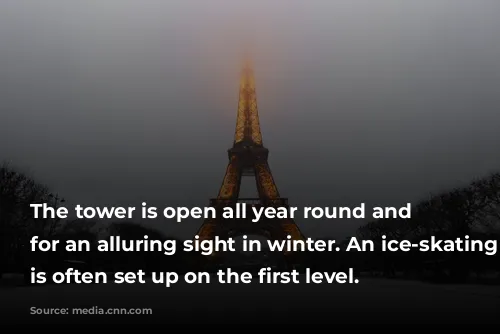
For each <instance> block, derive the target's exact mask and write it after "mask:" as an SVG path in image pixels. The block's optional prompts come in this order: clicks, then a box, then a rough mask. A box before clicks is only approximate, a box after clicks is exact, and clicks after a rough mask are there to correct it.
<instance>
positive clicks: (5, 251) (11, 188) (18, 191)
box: [0, 164, 59, 275]
mask: <svg viewBox="0 0 500 334" xmlns="http://www.w3.org/2000/svg"><path fill="white" fill-rule="evenodd" d="M50 195H51V194H50V191H49V189H48V188H47V187H46V186H45V185H43V184H40V183H37V182H36V181H35V180H34V179H33V178H31V177H29V176H28V175H27V174H25V173H23V172H21V171H19V170H17V169H15V168H13V167H11V166H10V165H9V164H3V165H2V166H1V167H0V275H1V274H2V272H5V271H7V270H8V269H9V268H7V267H8V266H9V267H12V265H15V264H18V263H20V261H19V258H20V257H22V256H23V255H22V254H25V252H24V250H23V247H24V245H25V244H26V242H27V240H28V239H29V238H30V237H31V236H33V235H38V236H40V237H47V236H49V235H51V234H53V233H54V231H55V225H57V224H58V223H59V221H58V220H54V219H36V220H35V219H34V214H33V209H32V208H31V207H30V204H32V203H50V201H51V197H50ZM14 269H16V270H18V269H19V268H14Z"/></svg>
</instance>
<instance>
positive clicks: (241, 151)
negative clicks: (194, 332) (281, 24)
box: [197, 60, 305, 265]
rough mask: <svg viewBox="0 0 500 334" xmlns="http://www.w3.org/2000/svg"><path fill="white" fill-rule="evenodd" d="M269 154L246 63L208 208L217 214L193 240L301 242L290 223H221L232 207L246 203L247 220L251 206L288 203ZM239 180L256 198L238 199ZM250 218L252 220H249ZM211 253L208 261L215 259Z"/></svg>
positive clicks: (288, 257) (290, 259)
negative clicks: (252, 186)
mask: <svg viewBox="0 0 500 334" xmlns="http://www.w3.org/2000/svg"><path fill="white" fill-rule="evenodd" d="M268 155H269V150H268V149H267V148H266V147H264V145H263V142H262V134H261V131H260V124H259V115H258V110H257V97H256V91H255V79H254V73H253V69H252V65H251V62H250V61H248V60H247V61H246V62H245V64H244V66H243V70H242V72H241V78H240V89H239V102H238V115H237V118H236V131H235V134H234V142H233V147H232V148H230V149H229V150H228V157H229V163H228V165H227V168H226V173H225V176H224V179H223V181H222V185H221V187H220V189H219V194H218V196H217V198H214V199H211V200H210V206H211V207H214V208H215V209H216V210H217V218H215V219H210V218H208V219H206V220H205V221H204V222H203V224H202V226H201V227H200V229H199V230H198V233H197V236H198V237H199V240H207V239H209V240H210V239H213V238H214V237H215V236H219V237H220V238H222V239H227V238H229V237H236V236H239V235H260V236H264V237H266V238H268V239H271V240H285V239H288V238H290V239H292V240H294V239H295V240H297V239H301V240H304V239H305V238H304V236H303V234H302V233H301V231H300V230H299V228H298V226H297V225H296V224H295V222H294V221H293V219H277V218H276V219H267V218H264V219H260V220H259V221H257V222H252V221H251V219H224V218H222V217H221V212H222V210H221V209H222V208H224V207H227V206H231V207H233V208H234V207H236V203H246V205H247V210H246V211H247V214H249V215H248V216H247V217H250V216H251V212H252V211H251V208H250V207H251V206H255V207H266V208H267V207H275V208H277V207H286V208H289V206H288V199H287V198H283V197H281V196H280V193H279V192H278V188H277V186H276V183H275V182H274V178H273V175H272V173H271V169H270V168H269V163H268ZM242 177H253V178H255V181H256V183H257V191H258V196H259V197H258V198H240V197H239V193H240V185H241V179H242ZM250 218H253V217H250ZM218 255H220V254H217V253H212V256H209V258H210V259H212V260H213V259H217V258H219V256H218ZM283 255H284V258H285V260H286V263H288V264H289V265H290V264H292V262H294V261H293V259H295V260H296V259H297V256H296V254H295V256H294V254H292V253H290V252H288V253H287V252H285V253H284V254H283ZM292 265H293V264H292Z"/></svg>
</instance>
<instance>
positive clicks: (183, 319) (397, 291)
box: [0, 278, 500, 324]
mask: <svg viewBox="0 0 500 334" xmlns="http://www.w3.org/2000/svg"><path fill="white" fill-rule="evenodd" d="M31 307H38V308H68V311H69V312H70V313H71V312H72V310H73V309H72V308H78V307H79V308H91V309H92V310H99V309H101V310H105V311H107V309H109V308H112V309H127V312H128V311H129V310H130V309H144V308H148V309H151V311H150V312H151V313H152V314H146V315H130V314H129V315H117V314H114V315H99V314H97V315H96V314H94V315H54V316H41V315H30V308H31ZM0 308H1V313H0V318H1V320H2V324H5V323H6V322H16V323H44V322H45V323H70V322H71V323H169V324H172V323H186V324H187V323H189V324H198V323H203V324H207V323H213V324H217V323H220V324H230V323H263V324H264V323H276V324H287V323H314V324H319V323H351V324H363V323H387V324H390V323H393V324H394V323H445V324H458V323H481V324H488V323H500V287H481V286H450V285H431V284H426V283H419V282H409V281H392V280H383V279H368V278H364V279H363V278H361V279H360V282H359V284H324V285H313V284H307V285H306V284H303V285H292V284H290V285H278V284H248V285H241V284H240V285H221V284H210V285H207V284H193V285H190V284H186V283H178V284H176V285H174V286H172V287H170V288H167V287H165V286H163V285H156V284H152V283H147V284H136V285H118V284H95V285H50V286H33V287H13V286H6V285H3V286H0ZM122 312H123V311H122Z"/></svg>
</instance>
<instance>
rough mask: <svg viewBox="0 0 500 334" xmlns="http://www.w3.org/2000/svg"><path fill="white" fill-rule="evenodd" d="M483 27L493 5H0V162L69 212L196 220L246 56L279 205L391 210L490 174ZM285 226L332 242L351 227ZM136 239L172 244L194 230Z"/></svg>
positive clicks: (221, 165) (219, 163)
mask: <svg viewBox="0 0 500 334" xmlns="http://www.w3.org/2000/svg"><path fill="white" fill-rule="evenodd" d="M498 13H500V2H498V1H496V0H490V1H488V0H475V1H467V0H462V1H460V0H439V1H436V0H425V1H424V0H419V1H414V0H407V1H396V0H394V1H389V0H379V1H368V0H365V1H361V0H358V1H355V0H345V1H291V0H280V1H278V0H276V1H269V0H267V1H252V3H251V4H244V2H243V1H241V2H236V1H222V0H217V1H210V2H209V1H202V0H199V1H188V0H182V1H173V0H169V1H160V0H157V1H153V0H142V1H138V0H134V1H132V0H99V1H97V0H85V1H84V0H75V1H67V0H59V1H57V0H44V1H38V0H33V1H29V0H2V1H1V2H0V116H1V117H0V142H1V144H0V158H1V159H2V160H9V161H12V163H13V164H14V165H17V166H20V167H21V168H23V169H24V170H27V171H29V172H30V173H32V174H33V175H34V176H35V177H36V178H37V179H38V180H40V181H41V182H44V183H46V184H48V185H49V186H50V187H52V188H53V189H54V190H55V191H58V192H59V193H60V194H62V195H63V196H65V197H66V199H67V200H68V201H69V203H71V204H83V205H130V206H139V205H140V203H141V202H142V201H146V202H148V203H150V204H151V205H156V206H175V205H181V206H203V205H206V204H208V199H209V198H211V197H215V196H216V194H217V191H218V188H219V186H220V183H221V181H222V177H223V173H224V170H225V166H226V163H227V153H226V150H227V149H228V148H229V147H230V146H231V144H232V140H233V134H234V126H235V119H236V107H237V97H238V94H237V93H238V75H239V73H238V71H239V63H240V56H241V55H242V53H243V52H244V51H245V50H246V49H249V50H250V51H251V52H252V53H253V55H254V57H255V72H256V79H257V94H258V103H259V111H260V118H261V127H262V131H263V139H264V144H265V145H266V146H267V147H268V148H269V149H270V152H271V153H270V159H269V162H270V166H271V168H272V171H273V174H274V177H275V180H276V182H277V184H278V187H279V189H280V192H281V193H282V195H283V196H285V197H288V198H289V199H290V204H291V205H294V206H302V205H310V206H335V205H356V204H358V203H359V202H366V203H372V204H375V205H400V204H404V203H406V202H407V201H413V200H415V199H418V198H421V197H425V196H427V194H428V193H429V192H435V191H438V190H440V189H443V188H446V187H448V186H452V185H456V184H460V183H462V182H467V181H469V180H470V179H471V178H473V177H475V176H479V175H482V174H484V173H487V172H489V171H491V170H498V169H500V155H499V154H498V143H499V142H500V140H499V139H500V138H499V137H500V132H499V131H498V124H499V121H500V114H499V112H498V111H499V109H500V92H499V87H500V86H499V84H500V63H499V59H500V20H498ZM245 184H246V183H245ZM298 223H299V226H300V228H301V229H302V230H303V232H304V233H305V234H306V235H310V236H318V235H328V236H336V237H338V238H341V237H344V236H345V235H347V234H349V233H352V232H353V231H354V230H355V228H356V227H357V226H358V225H359V224H360V222H359V221H349V222H339V221H326V222H325V221H312V220H309V221H303V220H302V221H301V220H300V219H299V220H298ZM153 224H155V225H156V226H158V227H159V228H161V229H162V230H164V231H167V232H169V233H174V234H176V235H179V236H190V235H191V234H193V233H194V232H196V229H197V228H198V226H199V224H200V222H194V223H185V224H183V223H181V224H167V223H165V222H161V221H157V222H154V223H153Z"/></svg>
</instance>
